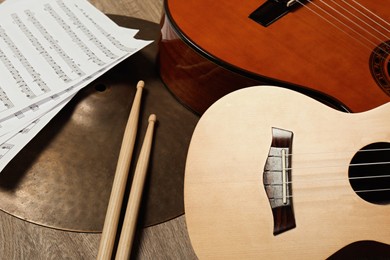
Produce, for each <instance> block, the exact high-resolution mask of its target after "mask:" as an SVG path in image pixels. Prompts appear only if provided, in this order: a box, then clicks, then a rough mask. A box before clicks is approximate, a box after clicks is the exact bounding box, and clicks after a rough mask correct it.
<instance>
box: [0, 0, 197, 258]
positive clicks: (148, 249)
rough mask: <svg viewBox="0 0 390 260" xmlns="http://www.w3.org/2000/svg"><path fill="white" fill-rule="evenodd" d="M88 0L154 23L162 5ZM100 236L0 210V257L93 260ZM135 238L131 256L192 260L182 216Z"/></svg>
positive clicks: (146, 0)
mask: <svg viewBox="0 0 390 260" xmlns="http://www.w3.org/2000/svg"><path fill="white" fill-rule="evenodd" d="M3 1H4V0H0V3H2V2H3ZM32 1H33V0H32ZM90 2H91V3H92V4H94V5H95V6H96V7H97V8H98V9H100V10H101V11H103V12H104V13H107V14H117V15H124V16H132V17H136V18H140V19H145V20H149V21H152V22H155V23H159V21H160V19H161V14H162V4H163V0H118V1H108V0H91V1H90ZM43 214H44V213H43ZM100 237H101V234H100V233H78V232H66V231H61V230H56V229H52V228H47V227H43V226H39V225H35V224H32V223H29V222H27V221H24V220H22V219H19V218H15V217H14V216H11V215H9V214H7V213H4V212H0V259H7V260H8V259H9V260H13V259H15V260H20V259H34V260H35V259H38V260H39V259H86V260H88V259H96V257H97V253H98V247H99V242H100ZM135 239H136V242H135V243H136V244H135V245H134V249H133V251H134V257H133V258H134V259H196V256H195V254H194V252H193V250H192V248H191V245H190V243H189V238H188V234H187V231H186V225H185V219H184V216H180V217H178V218H175V219H173V220H171V221H168V222H165V223H163V224H160V225H156V226H151V227H148V228H145V229H140V230H139V233H138V234H136V238H135Z"/></svg>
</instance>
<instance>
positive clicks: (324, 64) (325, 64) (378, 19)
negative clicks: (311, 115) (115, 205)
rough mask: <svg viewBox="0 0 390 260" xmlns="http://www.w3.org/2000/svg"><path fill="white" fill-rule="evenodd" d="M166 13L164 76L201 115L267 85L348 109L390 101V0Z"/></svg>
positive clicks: (176, 4)
mask: <svg viewBox="0 0 390 260" xmlns="http://www.w3.org/2000/svg"><path fill="white" fill-rule="evenodd" d="M165 13H166V15H165V19H164V21H163V26H162V39H161V41H160V49H159V50H160V53H159V70H160V75H161V78H162V80H163V81H164V83H165V84H166V85H167V87H168V88H169V89H170V90H171V92H172V93H173V94H174V95H175V96H176V97H177V98H178V99H179V100H180V101H182V103H183V104H184V105H186V106H188V107H189V108H191V109H192V110H194V111H195V112H197V113H199V114H202V113H203V112H204V111H205V110H206V109H207V108H208V107H209V106H210V105H211V104H212V103H214V102H215V101H216V100H218V99H219V98H221V97H222V96H224V95H225V94H227V93H230V92H232V91H234V90H237V89H239V88H242V87H246V86H253V85H258V84H264V83H265V84H268V85H269V84H271V85H278V86H283V87H286V88H290V89H294V90H296V91H300V92H302V93H305V94H307V95H309V96H311V97H314V98H316V99H318V100H320V101H322V102H323V103H326V104H328V105H331V106H333V107H336V108H338V109H340V110H344V111H345V110H349V111H353V112H360V111H365V110H368V109H371V108H374V107H377V106H379V105H381V104H384V103H387V102H388V101H389V100H390V99H389V94H390V76H389V74H390V62H389V60H390V55H389V53H390V0H382V1H372V0H329V1H322V0H310V1H307V0H291V1H289V0H261V1H258V0H247V1H239V2H238V1H234V0H226V1H210V0H187V1H182V0H166V1H165ZM270 21H271V22H270Z"/></svg>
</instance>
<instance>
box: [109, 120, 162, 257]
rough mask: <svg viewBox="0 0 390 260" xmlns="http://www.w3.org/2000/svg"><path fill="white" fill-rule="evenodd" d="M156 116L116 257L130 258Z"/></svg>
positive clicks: (137, 171) (148, 131) (151, 122)
mask: <svg viewBox="0 0 390 260" xmlns="http://www.w3.org/2000/svg"><path fill="white" fill-rule="evenodd" d="M155 122H156V116H155V115H154V114H152V115H150V117H149V125H148V128H147V129H146V134H145V138H144V142H143V144H142V148H141V152H140V155H139V158H138V161H137V166H136V168H135V172H134V177H133V182H132V184H131V190H130V195H129V200H128V203H127V208H126V214H125V219H124V220H123V225H122V231H121V235H120V239H119V244H118V249H117V252H116V257H115V259H130V254H131V247H132V244H133V239H134V234H135V231H136V226H137V216H138V211H139V208H140V205H141V198H142V191H143V187H144V183H145V178H146V172H147V169H148V163H149V156H150V149H151V146H152V141H153V130H154V123H155Z"/></svg>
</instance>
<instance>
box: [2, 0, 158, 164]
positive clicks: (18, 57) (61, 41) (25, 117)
mask: <svg viewBox="0 0 390 260" xmlns="http://www.w3.org/2000/svg"><path fill="white" fill-rule="evenodd" d="M0 15H1V17H2V19H1V21H0V72H1V73H0V144H2V145H3V146H4V147H3V152H5V153H4V154H1V153H0V171H1V169H2V167H4V166H5V165H6V163H7V162H6V160H5V158H8V157H10V156H9V155H11V154H13V156H14V155H15V154H16V153H17V152H18V151H19V150H20V149H21V148H23V146H24V145H25V144H26V143H27V142H28V141H29V140H31V138H33V136H35V134H36V133H35V134H31V135H29V134H28V133H34V131H30V130H28V129H30V128H31V129H35V131H36V129H42V127H44V125H45V124H47V122H49V121H50V119H51V118H52V117H53V116H54V115H55V114H56V113H57V112H58V111H59V110H58V107H59V104H61V105H62V104H63V105H65V104H66V103H67V101H68V100H70V98H71V97H72V96H74V95H75V94H76V93H77V91H78V90H80V89H81V88H83V87H84V86H86V85H87V84H88V83H90V82H91V81H93V80H94V79H95V78H96V77H98V76H100V75H102V74H103V73H105V72H106V71H107V70H108V69H110V68H112V67H113V66H115V65H116V64H118V63H119V62H121V61H122V60H124V59H126V58H127V57H129V56H130V55H132V54H134V53H135V52H137V51H138V50H140V49H142V48H143V47H145V46H147V45H148V44H149V43H150V42H151V41H141V40H136V39H134V38H133V37H134V35H135V33H136V31H135V30H128V29H126V30H125V29H124V28H120V27H119V26H117V25H116V24H115V23H114V22H112V21H111V20H110V19H109V18H108V17H106V16H105V15H104V14H102V13H101V12H100V11H98V10H97V9H96V8H94V7H93V6H92V5H91V4H90V3H89V2H87V1H85V0H67V1H61V0H55V1H49V0H36V1H24V0H12V1H11V0H7V1H5V2H4V3H3V4H1V5H0ZM49 111H50V113H49ZM53 111H57V112H53ZM37 122H40V123H39V124H38V123H37ZM43 122H46V123H43ZM32 126H34V127H32ZM36 126H39V127H36ZM23 129H24V130H23ZM27 130H28V131H27ZM22 134H23V135H22ZM21 140H24V141H21ZM23 143H24V145H23ZM15 147H19V148H18V149H19V150H18V149H16V148H15ZM7 160H8V159H7Z"/></svg>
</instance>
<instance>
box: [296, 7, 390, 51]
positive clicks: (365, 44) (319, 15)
mask: <svg viewBox="0 0 390 260" xmlns="http://www.w3.org/2000/svg"><path fill="white" fill-rule="evenodd" d="M297 2H298V3H299V4H301V5H302V6H303V7H304V8H307V9H308V10H309V11H311V12H312V13H314V14H315V15H317V16H318V17H320V18H321V19H323V20H324V21H326V22H327V23H329V24H330V25H332V26H333V27H335V28H336V29H338V30H339V31H341V32H343V33H344V34H346V35H347V36H348V37H350V38H352V39H353V40H355V41H357V42H358V43H359V44H361V45H362V46H363V47H365V48H367V49H368V50H370V51H372V49H373V47H377V48H378V49H380V50H381V51H382V52H384V53H385V54H389V52H388V51H386V50H385V49H383V48H382V47H381V46H377V44H375V43H374V42H373V41H371V40H370V39H368V38H367V37H365V36H363V35H362V34H361V33H359V32H358V31H356V30H355V29H353V28H351V27H350V26H348V25H347V24H345V23H343V22H342V21H341V20H340V19H338V18H337V17H335V16H334V15H332V14H331V13H329V12H328V11H326V10H325V9H324V8H322V7H320V6H319V5H317V4H315V3H313V1H312V0H307V2H309V3H311V4H312V5H313V6H314V7H316V8H317V9H318V10H320V11H321V12H323V13H325V14H327V15H328V16H330V17H331V18H333V19H334V20H335V21H337V22H338V23H340V24H342V25H343V26H345V27H346V28H347V29H349V30H351V31H353V32H354V33H355V34H357V35H359V36H360V37H362V39H364V40H366V42H363V41H361V40H359V39H357V38H355V37H354V36H352V35H350V34H349V33H348V32H347V31H346V30H345V29H343V28H341V27H340V26H338V25H337V24H335V23H334V22H332V21H331V20H328V19H327V18H326V17H325V16H324V15H321V14H320V13H319V12H317V11H316V10H314V9H313V8H311V7H309V6H307V5H306V4H305V3H302V2H301V1H300V0H297ZM367 42H369V43H371V44H372V46H373V47H370V45H367ZM384 44H385V45H386V46H389V45H388V44H387V43H386V42H384ZM377 54H378V55H380V54H379V53H377Z"/></svg>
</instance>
